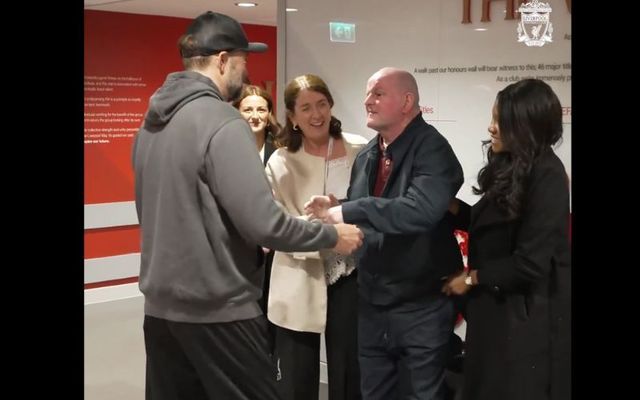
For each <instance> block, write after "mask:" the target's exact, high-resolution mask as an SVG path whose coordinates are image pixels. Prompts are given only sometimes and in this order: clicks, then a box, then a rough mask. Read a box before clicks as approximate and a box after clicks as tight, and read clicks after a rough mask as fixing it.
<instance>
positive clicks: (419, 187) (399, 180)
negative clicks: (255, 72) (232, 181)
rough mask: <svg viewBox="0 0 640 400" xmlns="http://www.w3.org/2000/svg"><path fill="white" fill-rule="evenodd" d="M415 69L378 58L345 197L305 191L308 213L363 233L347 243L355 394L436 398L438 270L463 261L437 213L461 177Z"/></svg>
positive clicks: (443, 334)
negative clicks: (353, 296)
mask: <svg viewBox="0 0 640 400" xmlns="http://www.w3.org/2000/svg"><path fill="white" fill-rule="evenodd" d="M419 101H420V97H419V94H418V85H417V84H416V80H415V78H414V77H413V76H412V75H411V74H410V73H409V72H407V71H403V70H400V69H397V68H390V67H387V68H382V69H381V70H379V71H378V72H376V73H375V74H373V75H372V76H371V78H369V80H368V82H367V93H366V97H365V101H364V105H365V107H366V111H367V126H368V127H369V128H372V129H375V130H376V131H377V132H378V135H376V137H374V138H373V139H372V140H371V141H370V142H369V143H368V144H367V145H366V146H365V147H364V148H363V149H362V150H361V151H360V153H359V154H358V156H357V158H356V160H355V162H354V165H353V169H352V173H351V182H350V187H349V191H348V193H347V199H346V200H345V201H343V202H342V203H341V204H340V203H339V201H338V200H337V199H335V197H329V196H314V197H312V198H311V199H310V201H309V202H308V203H307V204H306V212H307V214H308V215H310V216H312V217H316V218H321V219H323V220H324V221H325V222H331V223H339V222H343V221H344V222H348V223H351V224H356V225H358V226H359V227H360V228H361V229H362V231H363V232H364V233H365V246H363V247H362V249H361V251H360V252H358V253H357V257H358V262H357V267H358V287H359V289H358V290H359V312H358V313H359V316H358V340H359V344H358V346H359V362H360V371H361V389H362V397H363V399H365V400H378V399H379V400H388V399H421V400H426V399H428V400H443V399H444V396H445V387H444V367H445V362H446V359H447V351H448V346H449V338H450V337H451V334H452V332H453V326H454V317H455V311H454V307H453V304H452V302H451V300H450V299H449V298H448V297H447V296H445V295H444V294H442V293H441V292H440V289H441V286H442V282H443V281H442V279H443V278H445V277H446V276H448V275H449V274H450V273H451V272H453V271H460V270H461V269H462V268H463V262H462V256H461V254H460V249H459V247H458V243H457V241H456V239H455V236H454V235H453V230H454V228H453V224H452V221H451V220H450V217H451V216H450V215H447V208H448V205H449V201H450V200H451V199H452V198H453V197H454V196H455V195H456V193H457V192H458V190H459V189H460V186H462V182H463V180H464V179H463V173H462V167H461V166H460V163H459V162H458V159H457V158H456V156H455V154H454V153H453V150H452V149H451V146H450V145H449V143H448V142H447V140H446V139H445V138H444V137H443V136H442V135H441V134H440V133H439V132H438V131H437V130H436V129H435V128H434V127H433V126H431V125H429V124H428V123H427V122H425V120H424V119H423V118H422V114H421V112H420V106H419Z"/></svg>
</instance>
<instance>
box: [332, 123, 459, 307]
mask: <svg viewBox="0 0 640 400" xmlns="http://www.w3.org/2000/svg"><path fill="white" fill-rule="evenodd" d="M386 151H387V152H388V154H389V155H390V156H391V159H392V161H393V166H392V170H391V174H390V175H389V179H388V181H387V184H386V185H385V188H384V190H383V192H382V194H381V197H373V188H374V185H375V181H376V176H377V172H378V171H377V170H378V160H379V157H380V156H381V154H380V149H379V146H378V136H376V137H375V138H373V139H372V140H371V141H370V142H369V143H368V144H367V145H366V146H365V147H364V148H363V149H362V150H361V151H360V153H359V154H358V156H357V157H356V160H355V162H354V164H353V168H352V170H351V182H350V187H349V191H348V193H347V200H348V201H347V202H345V203H343V204H342V213H343V218H344V221H345V222H347V223H352V224H356V225H358V226H359V227H360V228H361V229H362V230H363V232H364V233H365V245H364V246H363V247H362V248H361V249H360V250H359V251H358V252H357V254H356V255H357V257H358V284H359V287H360V295H361V296H362V297H363V298H364V299H365V300H366V301H368V302H369V303H371V304H375V305H393V304H396V303H399V302H402V301H407V300H419V299H421V298H425V297H427V296H429V295H432V294H433V293H437V292H439V291H440V289H441V287H442V283H443V281H442V278H443V277H446V276H447V275H449V274H451V273H453V272H455V271H457V270H460V269H462V268H463V262H462V255H461V253H460V248H459V247H458V243H457V241H456V239H455V236H454V235H453V229H454V228H453V221H452V220H451V218H450V214H449V213H448V212H447V210H448V206H449V202H450V200H451V199H452V198H453V197H455V195H456V193H457V192H458V190H459V189H460V186H462V183H463V181H464V177H463V173H462V167H461V165H460V163H459V162H458V159H457V158H456V156H455V154H454V152H453V150H452V149H451V146H450V145H449V143H448V142H447V140H446V139H445V138H444V137H443V136H442V135H441V134H440V133H439V132H438V131H437V130H436V129H435V128H434V127H433V126H431V125H429V124H428V123H426V122H425V121H424V119H422V115H420V114H418V115H417V116H416V117H415V118H414V119H413V120H412V121H411V122H410V123H409V125H408V126H407V127H406V128H405V130H404V131H403V132H402V133H401V134H400V136H398V137H397V138H396V140H394V141H393V142H392V143H391V144H390V145H389V146H388V147H387V149H386Z"/></svg>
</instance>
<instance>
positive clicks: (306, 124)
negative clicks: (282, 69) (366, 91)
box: [266, 74, 367, 400]
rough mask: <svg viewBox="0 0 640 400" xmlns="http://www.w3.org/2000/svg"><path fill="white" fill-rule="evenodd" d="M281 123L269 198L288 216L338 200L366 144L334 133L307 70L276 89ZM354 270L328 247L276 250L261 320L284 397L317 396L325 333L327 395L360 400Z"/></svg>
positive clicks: (337, 128)
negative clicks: (270, 334)
mask: <svg viewBox="0 0 640 400" xmlns="http://www.w3.org/2000/svg"><path fill="white" fill-rule="evenodd" d="M284 102H285V106H286V108H287V123H286V125H285V127H284V129H283V131H282V134H281V137H280V138H279V141H280V142H281V143H282V144H283V145H284V146H285V147H283V148H280V149H278V150H276V151H275V153H274V154H273V155H272V156H271V158H270V159H269V162H268V163H267V167H266V173H267V177H268V179H269V182H270V183H271V187H272V189H273V192H274V196H275V198H276V200H277V201H278V202H280V203H281V204H282V206H283V207H284V208H285V209H286V210H287V211H288V212H289V213H291V214H293V215H296V216H300V218H307V217H306V216H304V214H305V213H304V203H305V202H306V201H307V200H308V199H309V198H310V197H311V196H312V195H318V194H330V193H331V194H333V195H334V196H335V197H337V198H338V199H340V198H345V197H346V194H347V189H348V186H349V178H350V174H351V166H352V164H353V161H354V159H355V157H356V154H357V153H358V151H359V150H360V149H361V148H362V147H363V146H364V145H365V144H366V143H367V140H366V139H364V138H363V137H361V136H359V135H354V134H349V133H344V132H342V128H341V123H340V121H339V120H338V119H337V118H336V117H334V116H332V114H331V108H332V107H333V104H334V101H333V97H332V95H331V93H330V92H329V88H328V87H327V85H326V83H325V82H324V81H323V80H322V79H320V78H319V77H318V76H315V75H311V74H307V75H302V76H299V77H297V78H295V79H293V80H292V81H291V82H289V84H288V85H287V87H286V88H285V93H284ZM357 300H358V299H357V272H356V270H355V262H354V259H353V257H342V256H339V255H337V254H336V253H333V252H331V251H320V252H313V253H285V252H279V251H277V252H276V253H275V256H274V260H273V267H272V271H271V287H270V293H269V303H268V304H269V306H268V318H269V320H270V321H271V322H272V323H273V324H275V325H276V345H275V346H276V354H277V357H278V368H279V369H278V376H279V381H278V389H279V390H280V393H281V395H282V397H283V399H284V400H317V399H318V385H319V374H320V334H321V333H323V332H324V333H325V338H326V349H327V364H328V378H329V400H343V399H360V398H361V395H360V371H359V368H358V354H357V351H358V346H357V332H358V329H357V322H358V312H357V304H358V301H357Z"/></svg>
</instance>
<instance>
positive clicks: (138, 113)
mask: <svg viewBox="0 0 640 400" xmlns="http://www.w3.org/2000/svg"><path fill="white" fill-rule="evenodd" d="M190 21H191V20H190V19H185V18H173V17H162V16H150V15H139V14H124V13H115V12H104V11H91V10H85V11H84V27H85V36H84V75H85V161H84V168H85V171H84V176H85V177H84V183H85V201H84V202H85V204H95V203H109V202H119V201H131V200H133V199H134V194H133V171H132V168H131V144H132V141H133V135H134V134H135V130H137V128H138V127H139V126H140V124H141V123H142V114H144V112H145V111H146V109H147V102H148V99H149V97H150V96H151V95H152V94H153V92H154V91H155V90H156V89H157V88H158V87H159V86H160V85H161V84H162V83H163V82H164V79H165V77H166V76H167V74H168V73H170V72H174V71H178V70H182V69H183V67H182V62H181V61H180V56H179V54H178V48H177V42H178V38H179V37H180V35H182V33H184V30H185V28H186V27H187V25H188V24H189V23H190ZM243 27H244V29H245V31H246V33H247V37H248V38H249V40H250V41H260V42H264V43H267V44H268V45H269V50H268V51H267V52H265V53H262V54H251V55H250V56H249V66H248V67H249V78H250V79H251V82H252V83H254V84H257V85H261V86H263V87H265V86H266V85H267V82H273V88H274V89H273V90H274V91H275V86H276V84H275V82H276V55H277V47H276V40H277V39H276V28H275V27H273V26H261V25H246V24H245V25H243ZM95 77H100V78H108V79H109V80H106V81H104V82H105V83H108V84H116V85H114V86H106V87H104V88H105V89H112V91H109V92H96V91H89V90H88V89H91V88H90V87H89V86H86V85H87V84H88V83H96V80H95V79H94V78H95ZM129 78H132V79H136V80H134V81H129V80H126V79H129ZM121 82H122V83H127V84H129V85H130V84H131V82H133V83H136V84H137V85H138V86H131V85H130V86H124V85H120V84H119V83H121ZM140 85H145V86H140ZM94 89H101V88H96V87H94ZM272 94H273V95H274V97H275V92H274V93H272ZM91 97H94V98H95V97H97V98H102V99H104V98H108V97H111V98H113V97H117V98H120V99H122V98H124V99H127V101H109V100H102V101H88V100H87V99H88V98H91ZM137 99H139V100H140V101H135V100H137ZM96 103H98V104H102V106H95V104H96ZM91 104H94V105H93V106H92V105H91ZM105 112H107V113H111V115H113V114H123V113H130V114H133V115H127V116H124V117H125V118H126V119H127V120H128V121H118V120H116V119H115V118H114V117H105V116H100V117H95V115H96V114H100V113H105ZM118 119H120V120H122V119H123V118H122V115H118ZM101 120H102V121H101ZM116 121H117V122H116ZM109 129H111V131H112V132H113V130H114V129H120V131H119V132H121V134H120V135H119V136H118V137H103V139H104V140H103V143H95V142H93V143H87V140H88V139H89V140H92V139H99V138H98V137H95V135H94V136H93V137H91V138H89V137H87V135H88V134H90V133H96V134H97V133H102V134H104V133H105V132H107V131H108V130H109ZM107 141H108V143H107Z"/></svg>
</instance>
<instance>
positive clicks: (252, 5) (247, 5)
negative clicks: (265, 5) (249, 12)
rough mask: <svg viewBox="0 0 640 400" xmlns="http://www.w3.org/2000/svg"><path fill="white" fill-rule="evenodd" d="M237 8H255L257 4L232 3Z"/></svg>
mask: <svg viewBox="0 0 640 400" xmlns="http://www.w3.org/2000/svg"><path fill="white" fill-rule="evenodd" d="M234 4H235V5H237V6H238V7H257V6H258V3H234Z"/></svg>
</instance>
